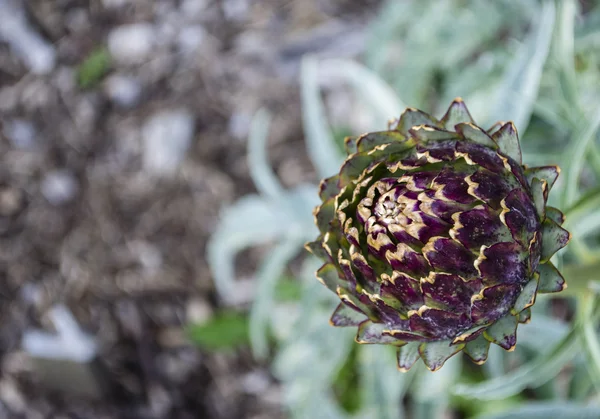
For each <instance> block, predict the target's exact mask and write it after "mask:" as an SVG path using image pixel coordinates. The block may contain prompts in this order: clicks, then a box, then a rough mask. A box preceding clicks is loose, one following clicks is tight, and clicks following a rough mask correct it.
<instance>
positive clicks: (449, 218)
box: [306, 99, 570, 371]
mask: <svg viewBox="0 0 600 419" xmlns="http://www.w3.org/2000/svg"><path fill="white" fill-rule="evenodd" d="M345 144H346V150H347V152H348V154H349V155H348V157H347V158H346V160H345V162H344V164H343V165H342V167H341V169H340V171H339V174H337V175H335V176H333V177H330V178H327V179H324V180H323V181H322V182H321V184H320V191H319V195H320V198H321V200H322V204H321V205H320V206H318V207H317V208H315V211H314V216H315V223H316V224H317V226H318V228H319V231H320V235H319V237H318V239H317V240H316V241H315V242H311V243H308V244H307V245H306V248H307V249H308V250H309V251H310V252H312V253H313V254H314V255H316V256H318V257H320V258H322V259H324V260H325V264H324V265H323V266H322V267H321V268H320V269H319V270H318V271H317V278H318V279H319V280H320V281H321V282H322V283H323V284H324V285H325V286H326V287H327V288H329V289H330V290H331V291H333V292H335V293H336V294H337V295H338V296H339V298H340V300H341V303H340V304H339V305H338V306H337V308H336V309H335V311H334V313H333V315H332V317H331V320H330V322H331V324H332V325H334V326H340V327H344V326H357V327H358V334H357V336H356V341H357V342H358V343H374V344H388V345H394V346H396V347H398V368H399V369H400V370H401V371H407V370H408V369H409V368H410V367H411V366H412V365H413V364H414V363H415V362H416V361H417V359H418V358H421V359H422V360H423V362H424V363H425V365H426V366H427V368H429V369H430V370H432V371H435V370H438V369H439V368H441V367H442V365H443V364H444V362H445V361H446V360H447V359H448V358H450V357H451V356H453V355H455V354H456V353H458V352H460V351H464V352H465V353H466V354H467V355H468V356H469V357H470V358H471V359H472V360H473V361H474V362H475V363H477V364H483V363H484V362H485V361H486V359H487V354H488V350H489V346H490V342H493V343H495V344H497V345H499V346H501V347H502V348H504V349H506V350H508V351H512V350H513V349H514V348H515V345H516V339H517V338H516V330H517V325H518V324H519V323H527V322H528V321H529V320H530V317H531V311H530V307H531V306H532V305H533V304H534V302H535V298H536V295H537V294H538V293H554V292H559V291H561V290H563V289H565V288H566V286H567V285H566V283H565V280H564V278H563V277H562V275H561V274H560V272H559V271H558V270H557V269H556V267H555V266H554V265H553V264H552V263H551V262H550V258H551V256H552V255H553V254H554V253H555V252H556V251H557V250H559V249H561V248H562V247H564V246H565V245H566V244H567V242H568V241H569V239H570V234H569V233H568V232H567V231H566V230H565V229H563V228H562V227H561V224H562V223H563V221H564V216H563V214H562V213H561V212H560V211H559V210H558V209H556V208H552V207H548V206H546V201H547V198H548V192H549V190H550V188H551V187H552V185H553V184H554V182H555V181H556V179H557V177H558V175H559V172H560V169H559V168H558V167H556V166H544V167H531V168H529V167H527V166H524V165H522V162H521V149H520V145H519V139H518V135H517V131H516V129H515V126H514V125H513V123H511V122H508V123H497V124H495V125H494V126H492V127H491V128H490V129H489V130H487V131H485V130H483V129H482V128H480V127H478V126H477V125H476V124H475V123H474V121H473V119H472V118H471V115H470V114H469V111H468V110H467V108H466V106H465V104H464V103H463V101H462V100H461V99H455V100H454V101H453V102H452V104H451V105H450V108H449V109H448V111H447V112H446V114H445V115H444V116H443V118H442V119H440V120H438V119H435V118H434V117H432V116H430V115H428V114H427V113H424V112H421V111H419V110H416V109H410V108H409V109H407V110H406V111H405V112H404V113H403V114H402V116H401V117H400V119H399V120H397V121H394V122H391V123H390V126H389V128H388V130H387V131H381V132H374V133H368V134H364V135H362V136H360V137H357V138H352V137H350V138H347V139H346V141H345Z"/></svg>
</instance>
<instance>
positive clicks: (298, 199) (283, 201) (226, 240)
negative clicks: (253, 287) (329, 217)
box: [207, 185, 318, 301]
mask: <svg viewBox="0 0 600 419" xmlns="http://www.w3.org/2000/svg"><path fill="white" fill-rule="evenodd" d="M317 202H318V198H317V193H316V187H314V186H312V185H311V186H306V185H301V186H298V187H297V188H295V189H292V190H290V191H285V192H284V193H283V195H282V196H281V197H280V198H279V199H277V200H267V199H263V198H261V197H260V196H258V195H246V196H244V197H242V198H240V199H239V200H238V201H237V202H236V203H234V204H233V205H232V206H231V207H228V208H225V209H224V210H223V211H222V213H221V217H220V221H219V223H218V224H217V227H216V230H215V231H214V232H213V234H212V236H211V238H210V240H209V242H208V249H207V258H208V263H209V266H210V268H211V271H212V273H213V277H214V279H215V286H216V288H217V291H218V292H219V295H220V296H221V298H223V299H224V300H225V301H235V295H234V294H235V286H234V284H235V278H236V275H235V270H234V258H235V255H236V254H237V253H238V252H239V251H240V250H242V249H245V248H247V247H250V246H254V245H257V244H262V243H268V242H272V241H275V240H279V239H281V238H283V237H287V236H293V237H297V238H298V241H308V240H310V239H311V238H312V237H313V236H314V235H315V234H317V231H316V227H315V225H314V223H313V220H312V215H311V211H312V208H313V207H314V206H315V205H316V204H317Z"/></svg>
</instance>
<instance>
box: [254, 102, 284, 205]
mask: <svg viewBox="0 0 600 419" xmlns="http://www.w3.org/2000/svg"><path fill="white" fill-rule="evenodd" d="M270 125H271V114H269V112H267V111H266V110H265V109H260V110H259V111H258V112H256V114H255V115H254V118H252V124H251V125H250V134H249V135H248V168H249V169H250V176H251V177H252V181H253V182H254V185H255V186H256V189H257V190H258V192H259V193H260V194H261V195H264V196H267V197H270V198H276V197H277V196H280V195H281V194H282V192H283V188H282V187H281V184H280V183H279V180H278V179H277V176H275V174H274V173H273V170H272V169H271V166H270V165H269V161H268V157H267V138H268V136H269V126H270Z"/></svg>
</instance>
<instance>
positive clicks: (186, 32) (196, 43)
mask: <svg viewBox="0 0 600 419" xmlns="http://www.w3.org/2000/svg"><path fill="white" fill-rule="evenodd" d="M205 37H206V30H205V29H204V28H203V27H202V26H201V25H193V26H186V27H185V28H183V29H182V30H181V31H180V32H179V36H178V38H177V45H178V46H179V50H180V51H181V52H182V53H183V54H191V53H194V52H196V51H197V50H198V49H199V48H200V46H201V45H202V42H203V41H204V38H205Z"/></svg>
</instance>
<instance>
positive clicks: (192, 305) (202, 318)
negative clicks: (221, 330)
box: [185, 298, 213, 324]
mask: <svg viewBox="0 0 600 419" xmlns="http://www.w3.org/2000/svg"><path fill="white" fill-rule="evenodd" d="M185 314H186V320H187V322H188V323H195V324H203V323H206V322H207V321H208V320H210V319H211V317H212V315H213V310H212V308H211V306H210V304H208V302H207V301H205V300H203V299H201V298H192V299H190V300H189V301H188V303H187V305H186V308H185Z"/></svg>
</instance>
